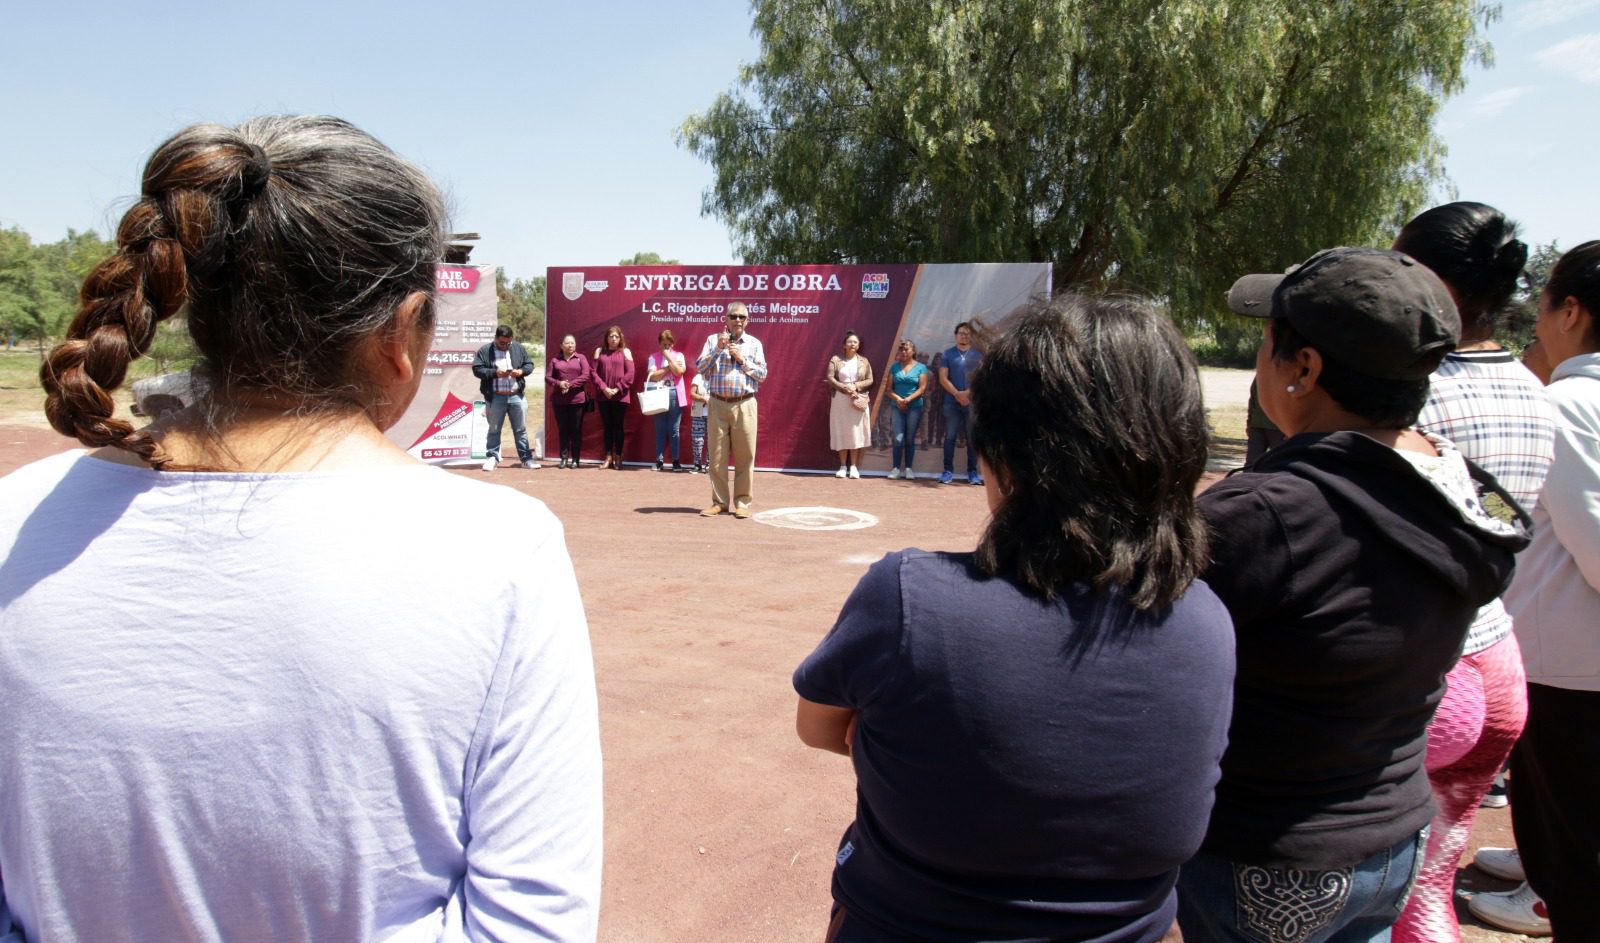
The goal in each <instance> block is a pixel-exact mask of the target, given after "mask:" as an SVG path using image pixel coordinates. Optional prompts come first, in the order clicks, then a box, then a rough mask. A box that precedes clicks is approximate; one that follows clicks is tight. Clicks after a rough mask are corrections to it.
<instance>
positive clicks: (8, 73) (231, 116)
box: [0, 0, 1600, 278]
mask: <svg viewBox="0 0 1600 943" xmlns="http://www.w3.org/2000/svg"><path fill="white" fill-rule="evenodd" d="M750 21H751V17H750V9H749V4H748V2H747V0H677V2H672V3H661V2H621V0H617V2H612V0H596V2H591V3H586V4H581V5H580V4H574V3H553V2H500V0H487V2H481V3H477V4H472V5H468V6H463V5H455V4H437V3H433V4H426V3H420V2H413V0H383V2H367V0H358V2H339V0H333V2H328V0H323V2H316V3H313V2H309V0H273V2H270V3H240V2H233V0H207V2H198V0H156V2H151V3H126V2H115V3H114V2H110V0H94V2H89V0H58V2H55V3H29V2H25V0H0V23H3V24H4V29H3V31H0V87H4V88H6V89H7V92H6V94H5V95H4V96H3V97H0V227H10V226H17V227H20V228H21V229H23V230H25V231H26V232H28V233H29V235H31V236H32V237H33V239H34V240H35V241H36V242H53V241H55V240H57V239H60V238H62V237H63V236H65V235H66V231H67V229H68V228H72V229H77V230H80V231H81V230H85V229H94V230H96V231H98V232H99V233H101V234H102V235H106V234H108V233H109V232H111V231H112V230H113V229H114V228H115V220H116V219H117V218H118V217H119V216H120V214H121V212H122V211H123V210H124V209H126V207H127V206H128V204H129V203H130V202H131V199H132V197H133V196H135V195H136V194H137V192H138V181H139V172H140V170H141V168H142V166H143V162H144V160H145V158H146V157H148V155H149V153H150V151H151V150H152V149H154V147H155V146H156V145H157V144H159V143H160V142H161V141H162V140H163V139H164V138H166V137H167V136H168V135H170V134H171V133H172V132H174V131H176V130H178V129H179V128H181V127H183V126H185V125H188V124H191V123H194V122H197V121H210V122H218V123H223V124H236V123H238V122H239V121H242V120H244V119H245V118H248V117H251V116H253V115H257V114H267V113H309V112H320V113H328V114H335V115H339V116H341V117H344V118H347V119H349V120H350V121H352V122H354V123H355V124H356V125H358V126H360V127H362V128H364V129H365V130H367V131H368V132H370V133H372V134H373V135H375V136H376V137H377V138H379V139H380V140H382V141H383V142H384V143H386V144H388V145H389V146H390V147H392V148H393V149H395V150H396V151H398V152H399V153H401V154H402V155H405V156H406V157H408V158H410V159H411V160H413V161H415V162H416V163H418V164H419V165H421V166H422V167H423V168H424V169H425V170H427V171H428V172H429V174H430V175H432V176H433V178H434V179H435V180H436V181H437V182H438V183H439V184H440V185H441V186H442V187H443V188H444V190H445V192H446V194H447V196H448V198H449V201H450V208H451V216H452V223H453V226H454V228H455V229H457V230H458V231H473V232H478V233H481V234H482V236H483V238H482V240H481V241H480V242H479V243H478V248H477V249H476V250H475V251H474V253H473V261H474V262H480V263H491V264H498V265H501V266H504V268H505V269H506V271H507V273H508V274H510V275H512V276H513V277H519V278H528V277H532V276H534V275H542V274H544V270H545V268H546V267H547V266H552V265H606V264H615V263H616V262H617V261H618V260H620V259H623V258H627V257H631V256H632V255H633V254H634V253H636V252H657V253H660V254H661V255H662V256H664V257H666V258H675V259H679V260H680V261H683V262H685V263H694V264H726V263H731V262H736V261H738V259H737V258H736V257H735V255H734V252H733V247H732V245H731V243H730V241H729V239H728V234H727V230H726V228H725V227H724V226H723V224H722V223H721V222H720V221H718V220H716V219H714V218H709V217H705V216H702V215H701V213H700V206H701V197H702V194H703V192H704V191H705V189H706V187H707V186H708V185H709V184H710V182H711V168H710V166H709V165H707V164H705V163H703V162H701V161H700V160H698V159H697V158H695V157H694V156H693V155H692V154H690V153H689V152H688V151H687V150H685V149H684V148H682V147H680V146H678V144H677V142H676V131H677V129H678V127H679V126H680V125H682V123H683V121H684V119H685V118H687V117H688V116H689V115H691V114H693V113H695V112H698V111H702V110H704V109H705V108H706V107H707V106H709V105H710V104H711V102H712V101H713V100H714V99H715V98H716V96H717V95H718V94H719V93H721V92H724V91H728V90H730V89H732V88H733V87H734V86H735V84H736V82H737V79H738V73H739V68H740V66H741V64H744V63H748V62H752V61H754V60H755V58H756V55H757V53H758V45H757V42H756V40H755V38H754V37H753V36H752V35H751V33H750ZM1484 35H1485V37H1486V38H1487V39H1488V40H1489V42H1490V43H1491V44H1492V45H1493V47H1494V57H1493V59H1494V63H1493V66H1492V67H1490V68H1483V67H1480V66H1473V67H1471V69H1470V70H1469V75H1468V83H1467V87H1466V88H1465V89H1464V90H1463V91H1462V92H1461V93H1459V94H1458V95H1457V96H1455V97H1454V98H1452V99H1451V100H1450V101H1449V102H1447V104H1446V105H1445V107H1444V108H1443V109H1442V110H1441V112H1440V114H1439V117H1438V120H1437V128H1438V131H1439V133H1440V135H1441V137H1442V138H1443V140H1444V142H1445V144H1446V146H1447V147H1448V149H1449V153H1448V157H1447V159H1446V170H1447V173H1448V175H1449V177H1450V181H1449V185H1448V186H1447V187H1446V188H1445V189H1444V190H1442V191H1441V192H1440V194H1439V198H1440V201H1441V202H1442V201H1444V200H1447V199H1452V198H1460V199H1473V200H1480V201H1482V202H1486V203H1491V204H1494V205H1496V206H1498V207H1500V208H1501V209H1502V210H1504V211H1506V212H1507V213H1508V214H1509V215H1511V216H1512V217H1513V218H1515V219H1517V220H1519V221H1520V222H1521V224H1522V231H1523V238H1524V239H1525V240H1526V241H1528V242H1529V243H1530V244H1534V243H1541V244H1542V243H1547V242H1550V241H1551V240H1556V241H1558V242H1559V243H1560V245H1561V246H1563V247H1566V248H1570V247H1571V246H1573V245H1576V244H1577V243H1579V242H1582V241H1585V240H1587V239H1590V238H1600V219H1597V218H1596V213H1597V211H1600V172H1597V170H1596V157H1597V156H1600V121H1597V120H1596V119H1597V118H1600V0H1510V2H1506V3H1505V4H1504V5H1503V10H1502V15H1501V17H1500V18H1499V19H1498V20H1497V21H1496V22H1494V23H1492V24H1490V25H1489V27H1488V28H1487V30H1486V31H1485V33H1484ZM885 261H894V260H885ZM995 261H1011V260H995ZM1286 264H1287V263H1286Z"/></svg>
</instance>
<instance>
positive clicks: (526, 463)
mask: <svg viewBox="0 0 1600 943" xmlns="http://www.w3.org/2000/svg"><path fill="white" fill-rule="evenodd" d="M522 467H523V468H526V469H527V470H528V471H533V470H534V469H536V468H538V467H539V463H538V462H536V461H534V460H533V459H531V458H530V459H524V460H523V462H522Z"/></svg>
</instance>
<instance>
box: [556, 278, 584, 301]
mask: <svg viewBox="0 0 1600 943" xmlns="http://www.w3.org/2000/svg"><path fill="white" fill-rule="evenodd" d="M561 294H562V295H563V296H564V297H565V298H566V299H567V300H568V301H577V300H578V299H579V298H582V297H583V273H582V272H562V273H561Z"/></svg>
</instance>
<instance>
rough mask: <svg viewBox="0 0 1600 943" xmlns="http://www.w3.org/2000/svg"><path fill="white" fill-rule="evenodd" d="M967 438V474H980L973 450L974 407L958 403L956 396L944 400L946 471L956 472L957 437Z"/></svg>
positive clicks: (946, 397)
mask: <svg viewBox="0 0 1600 943" xmlns="http://www.w3.org/2000/svg"><path fill="white" fill-rule="evenodd" d="M963 433H964V434H965V435H966V437H967V474H969V475H976V474H977V473H978V460H977V458H976V457H975V456H976V453H975V452H973V450H972V407H971V406H963V405H961V404H960V403H958V402H956V398H955V397H954V396H949V395H947V396H945V398H944V470H945V471H947V472H953V471H955V461H956V436H957V435H960V434H963Z"/></svg>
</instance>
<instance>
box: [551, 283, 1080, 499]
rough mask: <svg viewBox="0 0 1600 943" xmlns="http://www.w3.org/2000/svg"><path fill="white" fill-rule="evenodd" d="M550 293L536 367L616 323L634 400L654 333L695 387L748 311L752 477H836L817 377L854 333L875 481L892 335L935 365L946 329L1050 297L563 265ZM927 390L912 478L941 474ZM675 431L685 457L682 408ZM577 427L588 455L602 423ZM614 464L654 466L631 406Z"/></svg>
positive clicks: (1006, 287)
mask: <svg viewBox="0 0 1600 943" xmlns="http://www.w3.org/2000/svg"><path fill="white" fill-rule="evenodd" d="M547 284H548V285H549V295H548V301H547V305H548V307H547V309H546V313H545V334H546V350H545V354H546V359H547V358H548V356H549V355H551V354H555V355H557V356H559V352H560V343H561V338H562V337H563V336H565V335H567V334H571V335H573V336H574V338H575V339H576V340H577V342H578V352H579V353H581V354H583V355H584V356H586V357H590V358H592V357H593V354H594V351H595V349H596V348H597V347H599V346H601V343H602V340H603V338H604V337H605V334H606V330H607V328H608V327H610V326H612V325H616V326H619V327H621V329H622V331H623V334H624V337H625V338H626V341H627V345H628V347H629V348H630V349H631V350H632V352H633V356H634V362H635V365H636V371H637V377H638V379H637V380H636V381H635V390H636V391H637V390H638V389H639V388H642V386H643V384H644V374H645V361H646V359H647V358H648V357H649V356H650V355H651V354H652V353H655V352H656V351H657V350H659V346H658V343H657V337H658V335H659V334H660V333H661V332H662V331H663V330H671V331H672V333H673V335H674V337H675V340H676V346H677V349H678V351H680V352H681V353H682V354H683V355H684V357H685V358H686V359H687V360H688V362H689V368H690V372H689V376H691V377H692V376H693V373H694V362H695V360H696V358H698V357H699V355H700V353H701V351H702V350H703V349H704V347H705V344H706V343H707V339H708V338H712V337H714V336H715V335H716V334H717V333H718V332H719V331H721V330H722V327H723V316H724V314H725V313H726V311H727V306H728V304H729V303H731V302H734V301H742V302H744V303H745V304H746V305H747V306H748V307H749V309H750V321H749V326H748V327H747V332H748V333H749V334H751V335H752V336H754V337H755V338H756V339H757V340H759V341H761V345H762V348H763V349H764V351H765V353H766V357H767V369H768V374H767V379H766V380H765V381H764V382H763V383H762V384H761V391H760V394H759V395H758V396H757V398H756V402H757V408H758V415H759V422H758V430H759V431H758V434H757V444H756V467H757V468H760V469H764V470H786V471H830V472H831V471H832V470H833V469H835V468H837V467H838V464H839V462H838V456H837V453H835V452H834V451H833V450H832V449H830V448H829V447H828V446H829V443H828V410H829V403H830V397H831V394H832V390H831V389H830V388H829V387H828V386H827V385H826V383H825V382H824V377H825V375H826V373H827V367H828V361H829V359H830V358H831V357H833V356H834V355H836V354H839V353H841V345H842V343H843V340H844V334H845V332H846V331H854V332H855V333H856V334H857V335H859V336H860V338H861V350H860V355H861V356H863V357H865V358H867V360H868V361H869V362H870V363H871V365H872V373H873V377H874V381H875V387H876V388H875V389H874V391H873V394H872V407H871V409H872V413H873V438H872V447H871V448H870V449H869V450H868V452H867V453H866V455H864V457H863V460H862V463H861V467H862V468H863V470H866V471H873V470H887V469H888V468H889V467H890V458H889V425H890V418H889V410H891V409H893V408H894V406H893V404H892V402H891V401H889V400H888V398H887V397H886V396H885V395H884V390H886V389H887V386H888V381H889V366H890V364H891V362H892V359H893V354H894V352H895V350H896V348H897V346H898V342H899V340H900V338H902V337H907V338H910V340H911V341H912V342H913V343H915V344H916V345H917V350H918V356H919V359H920V360H922V361H923V362H924V363H927V364H929V365H930V367H935V366H936V365H937V360H936V358H937V357H938V355H939V354H940V352H941V351H943V350H944V349H945V348H947V347H949V346H950V345H951V344H952V342H953V341H952V334H953V332H954V330H955V326H956V324H958V323H960V322H962V321H971V322H973V323H974V324H976V325H978V326H979V327H980V328H982V327H984V326H988V327H995V326H998V325H999V323H1000V322H1001V321H1002V320H1003V319H1004V318H1006V317H1007V316H1009V315H1011V314H1012V313H1013V312H1015V311H1017V310H1019V309H1021V308H1022V307H1024V306H1025V305H1027V304H1028V303H1030V302H1031V301H1033V300H1035V299H1038V298H1044V297H1048V295H1049V291H1050V265H1049V263H1016V264H1012V263H995V264H963V265H908V264H902V265H793V266H787V265H786V266H775V265H749V266H695V265H643V266H583V267H578V266H570V267H568V266H563V267H553V268H550V269H549V270H548V282H547ZM980 334H981V331H980ZM685 379H686V380H687V379H688V377H686V378H685ZM936 387H937V382H934V383H931V384H930V390H931V394H930V396H929V405H928V408H927V409H925V410H924V414H923V418H922V427H921V428H920V429H919V430H918V435H917V443H918V447H919V454H918V455H917V459H916V467H917V468H918V469H920V470H927V469H930V468H934V469H936V468H937V467H938V465H939V464H940V457H939V455H938V454H933V455H929V454H927V453H928V452H929V451H931V452H933V453H938V451H939V448H938V445H939V443H942V438H938V437H939V436H942V434H943V433H942V429H943V425H942V421H941V420H940V419H938V418H936V414H938V412H939V409H938V406H939V405H940V403H941V402H942V391H941V390H937V389H935V388H936ZM546 413H547V416H546V421H545V428H546V429H550V430H553V429H555V420H554V415H553V413H551V412H550V409H549V406H548V404H547V405H546ZM681 423H682V428H681V435H682V440H683V446H682V455H683V456H684V457H685V458H687V456H688V454H689V411H688V410H687V409H685V410H684V411H683V416H682V418H681ZM584 426H585V428H584V446H583V453H584V454H585V455H587V456H589V457H591V458H592V457H596V456H598V455H599V454H600V452H601V445H600V435H601V430H600V423H599V421H598V417H592V418H590V419H589V420H587V421H585V423H584ZM553 438H554V434H553V433H552V434H551V435H549V436H547V437H546V440H547V441H546V442H545V443H544V447H545V450H546V456H547V457H550V456H553V455H555V454H556V449H557V445H556V443H554V442H552V441H549V440H551V439H553ZM928 443H932V444H933V447H932V448H931V449H930V448H929V444H928ZM963 445H964V443H963ZM624 458H625V459H626V460H627V461H631V462H652V463H653V462H654V461H655V420H654V418H653V417H650V416H644V415H642V414H641V413H640V412H639V410H638V406H637V404H631V405H630V406H629V409H628V425H627V431H626V439H625V449H624ZM669 461H670V459H669ZM930 462H931V464H929V463H930ZM964 467H965V466H964V465H963V466H962V468H964Z"/></svg>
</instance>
